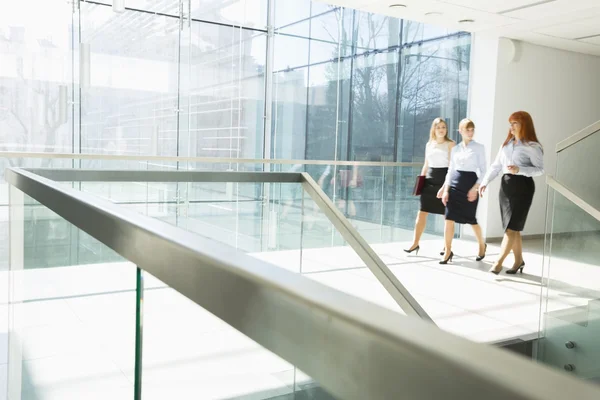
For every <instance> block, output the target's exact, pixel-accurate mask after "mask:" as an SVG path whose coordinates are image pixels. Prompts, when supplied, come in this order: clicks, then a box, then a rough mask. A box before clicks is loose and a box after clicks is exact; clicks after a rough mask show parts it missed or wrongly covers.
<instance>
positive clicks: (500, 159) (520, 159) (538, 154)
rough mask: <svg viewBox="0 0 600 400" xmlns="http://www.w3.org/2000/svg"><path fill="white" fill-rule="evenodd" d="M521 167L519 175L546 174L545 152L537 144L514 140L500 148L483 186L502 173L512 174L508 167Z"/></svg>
mask: <svg viewBox="0 0 600 400" xmlns="http://www.w3.org/2000/svg"><path fill="white" fill-rule="evenodd" d="M511 165H516V166H517V167H519V172H518V173H517V175H523V176H529V177H534V176H540V175H543V174H544V151H543V150H542V146H541V145H540V144H539V143H537V142H526V143H523V142H521V141H519V140H514V139H512V140H511V141H510V142H508V144H507V145H506V146H503V147H502V148H500V151H498V155H497V156H496V159H495V160H494V162H493V163H492V165H491V166H490V170H489V171H488V173H487V174H486V175H485V178H483V182H482V183H481V185H482V186H487V185H488V184H489V183H490V182H491V181H493V180H494V179H495V178H496V177H497V176H498V175H499V174H500V172H503V173H504V174H510V172H509V170H508V167H509V166H511Z"/></svg>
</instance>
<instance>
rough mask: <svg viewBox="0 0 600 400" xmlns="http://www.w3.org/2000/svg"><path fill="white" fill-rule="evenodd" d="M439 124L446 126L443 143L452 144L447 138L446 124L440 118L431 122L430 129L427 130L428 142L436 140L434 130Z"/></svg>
mask: <svg viewBox="0 0 600 400" xmlns="http://www.w3.org/2000/svg"><path fill="white" fill-rule="evenodd" d="M439 124H444V125H446V136H444V141H446V142H452V141H453V140H452V139H450V138H449V137H448V124H447V123H446V121H445V120H444V118H442V117H438V118H436V119H434V120H433V122H432V123H431V129H430V130H429V141H430V142H433V141H435V140H436V139H437V137H436V135H435V128H437V126H438V125H439Z"/></svg>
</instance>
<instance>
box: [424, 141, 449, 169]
mask: <svg viewBox="0 0 600 400" xmlns="http://www.w3.org/2000/svg"><path fill="white" fill-rule="evenodd" d="M450 143H452V142H449V141H448V142H444V143H441V144H440V143H438V142H436V141H432V142H429V143H427V146H426V147H425V159H426V160H427V165H428V166H429V167H430V168H448V164H450V150H449V149H450Z"/></svg>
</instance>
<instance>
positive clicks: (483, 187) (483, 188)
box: [479, 185, 487, 199]
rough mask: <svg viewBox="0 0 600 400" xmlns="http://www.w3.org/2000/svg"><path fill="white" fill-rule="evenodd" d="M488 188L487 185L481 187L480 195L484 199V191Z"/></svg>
mask: <svg viewBox="0 0 600 400" xmlns="http://www.w3.org/2000/svg"><path fill="white" fill-rule="evenodd" d="M486 188H487V186H485V185H483V186H482V187H480V188H479V196H480V197H481V198H482V199H483V192H485V189H486Z"/></svg>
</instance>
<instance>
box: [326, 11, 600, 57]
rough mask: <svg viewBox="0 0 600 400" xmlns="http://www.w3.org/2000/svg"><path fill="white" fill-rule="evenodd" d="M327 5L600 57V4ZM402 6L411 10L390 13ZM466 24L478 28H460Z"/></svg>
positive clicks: (466, 26) (468, 26)
mask: <svg viewBox="0 0 600 400" xmlns="http://www.w3.org/2000/svg"><path fill="white" fill-rule="evenodd" d="M324 1H325V2H327V3H330V4H335V5H340V6H344V7H349V8H356V9H359V10H364V11H369V12H373V13H378V14H385V15H390V16H394V17H398V18H405V19H410V20H414V21H420V22H426V23H431V24H435V25H440V26H445V27H448V28H452V29H458V30H463V31H468V32H478V33H487V34H492V35H498V36H503V37H508V38H512V39H519V40H523V41H526V42H530V43H536V44H540V45H544V46H549V47H554V48H558V49H564V50H571V51H577V52H580V53H586V54H594V55H598V56H600V0H384V1H382V0H324ZM398 3H399V4H404V5H406V7H405V8H390V7H389V6H390V5H391V4H398ZM427 13H440V14H441V15H426V14H427ZM464 19H469V20H473V21H474V22H472V23H459V22H458V21H460V20H464Z"/></svg>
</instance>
